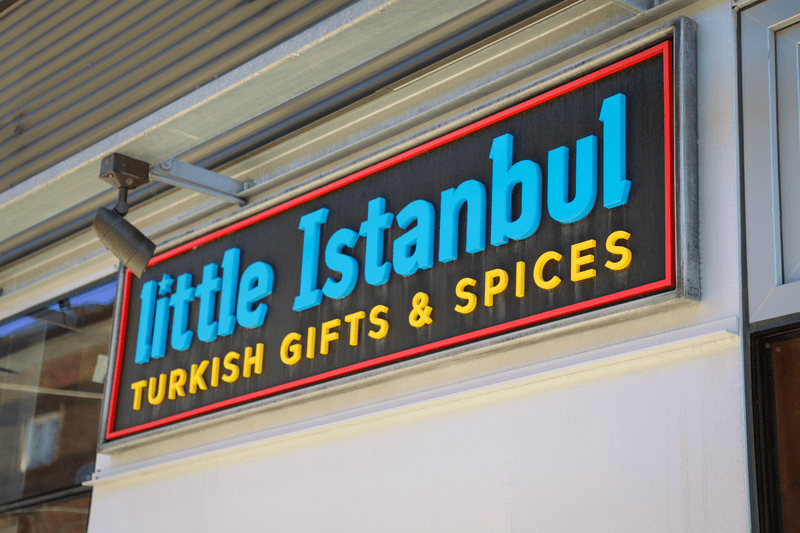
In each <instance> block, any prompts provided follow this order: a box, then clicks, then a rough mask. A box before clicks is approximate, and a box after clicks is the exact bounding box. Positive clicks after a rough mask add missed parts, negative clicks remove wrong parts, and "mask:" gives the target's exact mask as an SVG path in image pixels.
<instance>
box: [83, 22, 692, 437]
mask: <svg viewBox="0 0 800 533" xmlns="http://www.w3.org/2000/svg"><path fill="white" fill-rule="evenodd" d="M670 37H671V38H672V39H673V43H674V48H673V60H674V62H675V65H674V66H675V68H674V72H675V85H674V101H675V103H676V106H675V121H676V124H675V125H676V127H675V132H674V135H675V139H674V140H675V157H676V163H675V173H676V178H675V182H676V185H677V187H676V192H675V195H676V196H675V206H676V239H677V248H676V252H677V258H676V259H677V264H676V267H677V270H676V281H677V287H676V289H675V290H674V291H672V292H669V293H662V294H657V295H654V296H649V297H646V298H642V299H639V300H634V301H630V302H626V303H623V304H619V305H616V306H613V307H608V308H604V309H598V310H595V311H592V312H589V313H585V314H582V315H578V316H573V317H569V318H565V319H561V320H558V321H556V322H552V323H547V324H542V325H538V326H534V327H531V328H529V329H525V330H521V331H515V332H512V333H508V334H504V335H501V336H498V337H493V338H489V339H484V340H481V341H478V342H476V343H472V344H468V345H465V346H458V347H455V348H451V349H448V350H444V351H441V352H435V353H432V354H429V355H426V356H422V357H419V358H415V359H412V360H408V361H402V362H399V363H395V364H393V365H391V366H389V367H385V368H378V369H374V370H369V371H366V372H362V373H359V374H357V375H351V376H345V377H342V378H339V379H336V380H334V381H330V382H325V383H321V384H318V385H313V386H310V387H307V388H304V389H300V390H295V391H290V392H287V393H284V394H281V395H278V396H275V397H269V398H264V399H261V400H256V401H254V402H251V403H248V404H246V405H240V406H236V407H232V408H228V409H225V410H222V411H216V412H212V413H209V414H206V415H203V416H201V417H198V418H194V419H191V420H184V421H180V422H176V423H173V424H170V425H168V426H164V427H159V428H155V429H152V430H148V431H147V432H145V433H140V434H135V435H131V436H126V437H122V438H119V439H115V440H114V441H107V440H105V439H104V437H103V433H104V432H101V441H100V445H99V449H100V451H101V452H109V451H113V450H119V449H124V448H127V447H130V446H132V445H136V444H138V443H141V442H146V441H147V442H149V441H151V440H154V439H157V438H159V437H160V436H163V435H165V434H172V433H175V432H180V431H184V430H187V429H188V428H192V427H194V426H196V425H200V424H207V423H210V422H213V421H217V420H221V419H228V418H231V417H235V416H238V415H241V414H242V413H245V412H248V411H251V410H263V409H269V408H272V407H277V406H280V405H284V404H286V403H287V402H292V401H295V400H297V399H301V398H308V397H310V396H312V395H316V394H320V393H322V392H326V391H332V390H340V389H341V388H342V387H347V386H352V385H354V384H358V383H361V382H363V381H364V380H369V379H375V378H378V377H380V376H385V375H386V374H388V373H398V372H401V371H402V370H404V369H409V368H416V367H418V366H421V365H425V364H429V363H431V362H434V361H438V360H441V359H446V358H451V357H454V356H457V355H464V354H467V355H470V354H475V355H477V354H480V353H485V352H486V351H487V350H493V349H496V348H497V347H499V346H504V347H505V346H509V345H511V344H513V343H516V342H530V341H531V340H532V339H534V338H544V337H550V336H556V335H557V336H560V335H569V334H570V333H571V332H575V331H579V330H582V329H585V328H597V327H602V326H603V325H605V324H609V323H612V322H618V321H619V320H623V319H626V318H628V317H633V316H642V315H649V314H654V313H659V312H663V311H665V310H667V309H673V308H679V307H684V306H689V305H693V304H694V302H695V301H697V300H699V299H700V296H701V295H700V255H699V214H698V205H697V178H698V176H697V72H696V66H697V61H696V57H697V42H696V24H695V22H694V21H692V20H691V19H689V18H686V17H678V18H676V19H673V20H671V21H669V22H667V23H665V24H662V25H660V26H658V27H656V28H653V29H651V30H649V31H646V32H643V33H641V34H640V35H638V36H636V37H633V38H631V39H629V40H626V41H625V42H623V43H620V44H618V45H615V46H612V47H610V48H609V49H607V50H603V51H601V52H598V53H596V54H593V55H591V56H590V57H588V58H586V59H583V60H581V61H578V62H576V63H574V64H572V65H570V66H568V67H566V68H564V69H561V70H559V71H557V72H555V73H553V74H550V75H547V76H544V77H542V78H540V79H537V80H535V81H533V82H530V83H528V84H526V85H524V86H523V87H520V88H517V89H515V90H511V91H508V92H506V93H505V94H503V95H501V96H498V97H495V98H493V99H491V100H488V101H484V102H480V103H477V104H474V105H473V107H472V109H470V110H469V111H467V112H465V113H464V115H466V116H468V117H469V120H473V119H474V118H475V115H476V114H477V115H479V116H480V115H486V114H488V113H490V112H491V111H492V110H494V109H496V108H497V107H498V106H500V107H504V106H509V105H512V104H513V103H515V102H518V101H521V100H524V99H527V98H530V97H531V96H533V95H535V94H539V93H541V92H544V91H546V90H548V89H550V88H552V87H553V86H555V85H558V84H560V83H563V80H564V79H565V78H567V77H569V78H571V77H575V76H579V75H581V74H583V73H586V72H589V71H592V70H595V69H597V68H599V67H601V66H603V65H605V64H608V63H610V62H613V61H615V60H618V59H621V58H623V57H625V56H627V55H629V54H631V53H633V52H636V51H639V50H642V49H643V48H646V47H647V46H649V45H652V44H655V43H656V42H658V41H660V40H663V39H664V38H670ZM462 118H463V117H462ZM447 122H448V123H453V122H459V121H453V120H448V121H447ZM415 141H416V142H419V140H418V138H416V137H415ZM312 181H314V182H315V183H317V184H319V182H320V179H319V176H317V177H315V179H314V180H312ZM115 336H116V333H115ZM113 355H114V354H113V353H112V357H113ZM110 364H111V363H110ZM109 382H110V380H109ZM109 402H110V390H109V391H107V393H106V399H105V400H104V402H103V418H102V424H101V426H102V427H103V428H104V427H105V426H106V424H107V416H108V409H109Z"/></svg>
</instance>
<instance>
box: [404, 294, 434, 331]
mask: <svg viewBox="0 0 800 533" xmlns="http://www.w3.org/2000/svg"><path fill="white" fill-rule="evenodd" d="M411 305H412V306H414V309H413V310H412V311H411V313H409V315H408V323H409V324H411V325H412V326H414V327H415V328H421V327H422V326H424V325H425V324H430V323H431V322H433V319H432V318H431V312H432V311H433V307H431V306H429V305H428V295H427V294H425V293H424V292H418V293H417V294H415V295H414V299H413V300H411Z"/></svg>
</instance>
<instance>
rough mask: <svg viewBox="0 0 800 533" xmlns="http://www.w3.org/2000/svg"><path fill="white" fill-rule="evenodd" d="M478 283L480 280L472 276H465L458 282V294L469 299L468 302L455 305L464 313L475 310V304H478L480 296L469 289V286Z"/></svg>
mask: <svg viewBox="0 0 800 533" xmlns="http://www.w3.org/2000/svg"><path fill="white" fill-rule="evenodd" d="M476 283H478V282H477V281H475V280H474V279H472V278H464V279H462V280H460V281H459V282H458V283H457V284H456V296H457V297H458V298H461V299H462V300H466V301H467V303H465V304H463V305H461V304H459V305H457V306H456V307H455V309H456V311H458V312H459V313H461V314H462V315H466V314H467V313H471V312H473V311H474V310H475V306H476V305H478V297H477V296H475V295H474V294H473V293H471V292H469V291H467V287H474V286H475V284H476Z"/></svg>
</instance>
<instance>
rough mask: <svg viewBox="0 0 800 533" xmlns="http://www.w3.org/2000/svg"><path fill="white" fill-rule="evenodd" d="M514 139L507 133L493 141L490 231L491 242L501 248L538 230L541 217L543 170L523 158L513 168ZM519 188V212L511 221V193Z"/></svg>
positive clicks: (491, 153) (490, 154)
mask: <svg viewBox="0 0 800 533" xmlns="http://www.w3.org/2000/svg"><path fill="white" fill-rule="evenodd" d="M513 146H514V137H513V136H512V135H511V134H509V133H506V134H505V135H501V136H500V137H497V138H496V139H495V140H494V141H493V142H492V150H491V152H490V153H489V157H490V158H491V159H492V161H493V164H492V228H491V237H490V240H491V243H492V244H493V245H494V246H500V245H501V244H505V243H507V242H508V239H514V240H515V241H521V240H523V239H527V238H528V237H530V236H531V235H533V232H535V231H536V230H537V229H538V228H539V221H540V220H541V218H542V170H541V169H540V168H539V165H537V164H536V163H534V162H533V161H530V160H527V159H523V160H522V161H517V162H516V163H514V164H513V165H512V164H511V161H512V151H513ZM517 184H519V185H520V186H521V189H522V190H521V191H520V194H521V195H522V202H521V205H522V209H521V212H520V214H519V218H517V220H513V221H512V220H511V194H512V192H513V190H514V186H516V185H517Z"/></svg>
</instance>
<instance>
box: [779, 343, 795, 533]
mask: <svg viewBox="0 0 800 533" xmlns="http://www.w3.org/2000/svg"><path fill="white" fill-rule="evenodd" d="M772 356H773V360H772V363H773V368H774V377H775V407H776V410H775V414H776V422H777V433H778V467H779V471H780V480H781V485H780V491H781V500H782V502H781V503H782V507H783V527H784V532H785V533H790V532H791V533H800V385H798V384H800V339H791V340H785V341H779V342H776V343H774V344H773V345H772Z"/></svg>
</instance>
